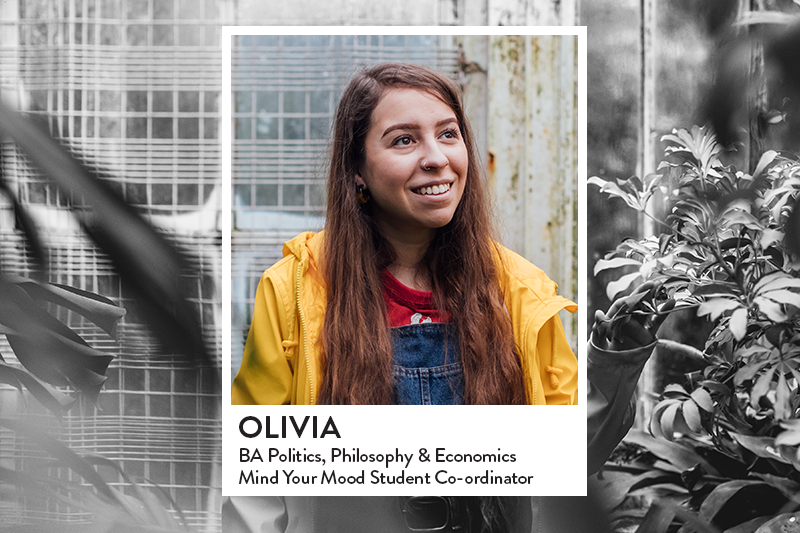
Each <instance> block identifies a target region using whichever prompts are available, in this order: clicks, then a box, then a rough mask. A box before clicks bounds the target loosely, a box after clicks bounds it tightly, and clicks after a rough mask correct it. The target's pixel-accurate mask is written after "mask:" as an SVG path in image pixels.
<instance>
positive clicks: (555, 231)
mask: <svg viewBox="0 0 800 533" xmlns="http://www.w3.org/2000/svg"><path fill="white" fill-rule="evenodd" d="M490 40H491V45H490V47H489V48H490V52H489V55H490V61H489V76H488V84H489V97H490V101H491V109H492V114H491V116H490V119H489V151H490V153H492V154H493V156H494V157H493V159H492V165H491V167H490V177H491V182H492V184H493V186H494V193H495V196H496V198H497V203H498V206H499V208H500V211H501V213H502V218H501V222H502V223H503V227H502V236H503V239H504V243H505V244H506V245H507V246H509V247H510V248H512V249H514V250H516V251H518V252H520V253H521V254H522V255H524V256H525V257H526V258H527V259H528V260H530V261H531V262H533V263H534V264H536V265H537V266H538V267H540V268H541V269H542V270H544V271H545V272H546V273H547V274H548V275H549V276H550V277H551V278H552V279H553V280H554V281H556V283H558V284H559V287H560V293H561V294H563V295H564V296H566V297H568V298H571V299H574V300H577V257H576V252H577V174H578V172H577V171H578V169H577V138H578V132H577V60H576V58H577V53H576V50H577V39H576V38H575V37H572V36H515V37H510V36H502V37H501V36H498V37H491V38H490ZM562 320H563V321H564V326H565V329H566V331H567V335H568V338H570V339H573V341H572V342H575V341H574V339H575V336H574V335H575V332H576V331H577V319H576V318H575V317H573V316H571V315H566V316H564V317H562Z"/></svg>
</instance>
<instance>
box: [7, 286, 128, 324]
mask: <svg viewBox="0 0 800 533" xmlns="http://www.w3.org/2000/svg"><path fill="white" fill-rule="evenodd" d="M9 278H10V281H12V282H14V283H16V284H17V285H18V286H19V287H21V288H22V289H23V290H24V291H25V292H26V293H27V294H28V296H30V297H31V298H32V299H33V300H34V301H42V300H43V301H47V302H52V303H54V304H56V305H60V306H62V307H65V308H67V309H70V310H72V311H75V312H76V313H78V314H79V315H81V316H84V317H86V318H88V319H89V320H91V321H92V322H94V323H95V324H97V325H98V326H99V327H100V328H101V329H102V330H103V331H105V332H106V333H108V334H109V335H111V336H114V335H115V333H116V328H117V322H119V320H120V318H122V317H123V316H125V309H124V308H122V307H120V306H118V305H117V304H115V303H114V302H112V301H111V300H109V299H108V298H105V297H103V296H101V295H99V294H95V293H92V292H89V291H84V290H81V289H77V288H75V287H69V286H67V285H59V284H51V283H41V282H38V281H34V280H30V279H24V278H17V277H13V278H12V277H10V276H9Z"/></svg>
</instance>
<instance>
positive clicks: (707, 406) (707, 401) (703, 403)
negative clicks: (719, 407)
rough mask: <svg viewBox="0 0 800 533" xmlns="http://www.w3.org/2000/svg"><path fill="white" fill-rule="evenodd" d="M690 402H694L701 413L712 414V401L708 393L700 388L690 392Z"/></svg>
mask: <svg viewBox="0 0 800 533" xmlns="http://www.w3.org/2000/svg"><path fill="white" fill-rule="evenodd" d="M692 400H694V401H695V403H697V405H698V407H700V409H702V410H703V411H705V412H707V413H713V412H714V401H713V400H712V399H711V395H710V394H709V393H708V391H707V390H705V389H703V388H702V387H698V388H697V389H695V390H693V391H692Z"/></svg>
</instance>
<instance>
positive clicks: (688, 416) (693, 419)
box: [681, 400, 703, 433]
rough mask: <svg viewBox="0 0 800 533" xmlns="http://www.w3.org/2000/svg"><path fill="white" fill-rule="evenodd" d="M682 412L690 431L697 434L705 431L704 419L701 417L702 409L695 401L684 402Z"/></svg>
mask: <svg viewBox="0 0 800 533" xmlns="http://www.w3.org/2000/svg"><path fill="white" fill-rule="evenodd" d="M681 412H682V413H683V419H684V420H686V425H687V426H689V429H690V430H692V431H693V432H695V433H700V432H701V431H703V422H702V418H701V417H700V409H699V408H698V406H697V404H696V403H695V402H694V400H686V401H685V402H683V407H682V408H681Z"/></svg>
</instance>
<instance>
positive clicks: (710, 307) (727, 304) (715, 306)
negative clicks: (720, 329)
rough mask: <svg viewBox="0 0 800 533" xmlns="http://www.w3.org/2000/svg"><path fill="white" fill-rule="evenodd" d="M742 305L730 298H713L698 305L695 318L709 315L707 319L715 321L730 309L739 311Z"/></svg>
mask: <svg viewBox="0 0 800 533" xmlns="http://www.w3.org/2000/svg"><path fill="white" fill-rule="evenodd" d="M741 307H742V303H741V302H740V301H739V300H735V299H731V298H713V299H711V300H707V301H705V302H703V303H702V304H700V307H699V308H698V309H697V316H706V315H709V319H711V320H712V321H713V320H717V319H718V318H719V317H720V315H721V314H722V313H724V312H725V311H730V310H731V309H739V308H741Z"/></svg>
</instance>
